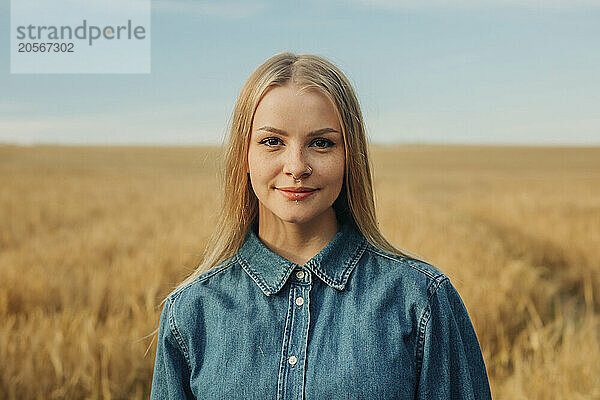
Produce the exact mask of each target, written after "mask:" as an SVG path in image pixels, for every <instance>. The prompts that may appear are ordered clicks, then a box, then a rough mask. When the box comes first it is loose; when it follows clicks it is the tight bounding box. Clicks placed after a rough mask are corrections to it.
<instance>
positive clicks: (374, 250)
mask: <svg viewBox="0 0 600 400" xmlns="http://www.w3.org/2000/svg"><path fill="white" fill-rule="evenodd" d="M367 250H368V251H370V252H371V253H374V254H377V255H379V256H381V257H384V258H387V259H389V260H392V261H396V262H402V261H403V260H406V265H408V266H409V267H411V268H412V269H414V270H415V271H418V272H420V273H422V274H423V275H426V276H427V277H429V278H431V279H433V280H434V281H435V282H440V281H441V280H444V279H447V277H446V275H444V273H442V272H439V274H438V275H434V274H432V273H431V272H429V271H427V270H425V269H423V268H419V267H418V266H417V265H414V264H413V263H412V262H411V261H410V260H411V259H410V258H406V257H402V259H398V258H394V257H393V256H391V255H389V254H387V253H384V252H382V251H381V250H379V249H377V248H376V247H374V246H373V245H372V244H369V245H368V246H367ZM397 257H401V256H397ZM427 265H431V264H427ZM432 267H434V266H433V265H432ZM434 268H435V267H434Z"/></svg>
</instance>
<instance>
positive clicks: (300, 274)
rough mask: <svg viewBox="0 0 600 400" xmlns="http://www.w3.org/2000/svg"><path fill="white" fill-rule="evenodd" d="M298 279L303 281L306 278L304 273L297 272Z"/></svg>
mask: <svg viewBox="0 0 600 400" xmlns="http://www.w3.org/2000/svg"><path fill="white" fill-rule="evenodd" d="M296 278H298V279H303V278H304V271H298V272H296Z"/></svg>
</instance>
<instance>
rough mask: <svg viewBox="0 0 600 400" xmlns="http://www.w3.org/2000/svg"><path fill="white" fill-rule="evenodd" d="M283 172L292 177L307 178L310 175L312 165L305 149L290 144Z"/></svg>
mask: <svg viewBox="0 0 600 400" xmlns="http://www.w3.org/2000/svg"><path fill="white" fill-rule="evenodd" d="M283 173H284V174H286V175H287V176H289V177H291V178H292V179H301V178H306V177H307V176H309V175H310V173H311V172H310V167H309V165H308V160H307V159H306V155H305V153H304V151H303V149H302V148H301V147H299V146H290V147H289V148H288V150H287V151H286V155H285V160H284V166H283Z"/></svg>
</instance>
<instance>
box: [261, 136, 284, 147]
mask: <svg viewBox="0 0 600 400" xmlns="http://www.w3.org/2000/svg"><path fill="white" fill-rule="evenodd" d="M258 143H259V144H264V145H265V146H268V147H273V146H277V145H278V144H283V142H282V141H281V139H279V138H276V137H268V138H265V139H263V140H261V141H260V142H258Z"/></svg>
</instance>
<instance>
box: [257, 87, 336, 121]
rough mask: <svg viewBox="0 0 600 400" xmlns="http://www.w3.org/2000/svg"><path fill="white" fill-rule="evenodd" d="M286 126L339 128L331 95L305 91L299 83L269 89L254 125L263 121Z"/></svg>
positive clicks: (261, 102)
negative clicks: (297, 84)
mask: <svg viewBox="0 0 600 400" xmlns="http://www.w3.org/2000/svg"><path fill="white" fill-rule="evenodd" d="M264 123H267V124H269V125H277V124H281V125H285V126H281V127H279V126H277V127H278V128H282V129H286V127H287V128H288V129H292V128H297V129H305V128H307V127H309V128H316V129H320V128H325V127H331V128H334V129H337V130H338V131H339V128H340V126H339V120H338V116H337V113H336V109H335V106H334V105H333V103H332V102H331V101H330V100H329V98H327V96H326V95H325V94H323V93H321V92H320V91H318V90H316V89H309V90H304V91H301V90H300V89H299V88H298V87H296V86H295V85H292V84H289V85H286V86H276V87H273V88H271V89H269V90H268V91H267V92H266V93H265V95H264V96H263V98H262V99H261V101H260V102H259V103H258V106H257V107H256V112H255V114H254V128H255V129H256V128H258V127H260V126H261V124H264Z"/></svg>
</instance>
